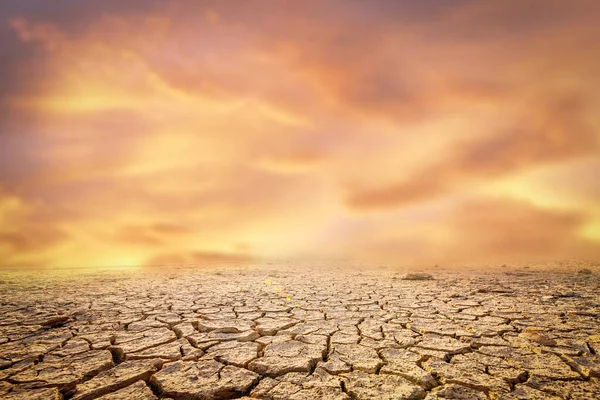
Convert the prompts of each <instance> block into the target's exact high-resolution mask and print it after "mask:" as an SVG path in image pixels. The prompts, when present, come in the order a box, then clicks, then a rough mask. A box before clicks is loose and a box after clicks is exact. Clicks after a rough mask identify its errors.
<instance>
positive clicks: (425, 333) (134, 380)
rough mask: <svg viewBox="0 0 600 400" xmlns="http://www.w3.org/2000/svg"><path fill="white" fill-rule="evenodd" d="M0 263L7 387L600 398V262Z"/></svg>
mask: <svg viewBox="0 0 600 400" xmlns="http://www.w3.org/2000/svg"><path fill="white" fill-rule="evenodd" d="M577 270H578V268H577V267H575V266H570V267H569V268H563V269H562V270H561V269H554V270H552V271H545V270H543V269H536V268H528V269H525V268H522V267H519V266H515V267H511V266H509V267H506V268H495V269H489V270H488V271H482V270H479V271H477V270H472V271H468V272H466V271H462V272H460V271H451V270H441V269H435V270H431V271H427V272H429V273H431V274H432V275H434V277H435V279H434V280H405V279H402V277H403V275H402V271H396V270H393V269H389V268H388V269H385V268H379V269H364V270H357V269H344V268H297V269H295V268H291V267H289V266H288V267H285V268H284V267H282V268H277V267H276V266H275V265H270V266H264V267H260V268H258V267H257V268H223V269H216V270H215V269H211V270H209V271H207V270H199V269H192V268H187V269H174V270H166V271H160V270H158V269H153V270H147V269H146V270H144V269H139V270H131V271H111V270H108V271H91V272H90V271H86V272H81V271H79V272H77V271H75V272H71V273H67V272H64V271H63V273H56V272H52V273H50V272H34V271H30V272H16V271H3V272H0V397H1V398H3V399H7V400H8V399H40V400H42V399H44V400H45V399H55V398H56V399H60V398H65V399H74V400H89V399H103V400H113V399H139V400H142V399H143V400H150V399H157V398H159V399H229V398H256V399H340V400H341V399H422V398H425V399H430V400H432V399H487V398H491V399H498V398H500V399H538V398H539V399H542V398H543V399H546V398H549V399H551V398H562V399H598V398H600V355H599V354H598V353H599V352H600V275H599V274H598V270H597V269H594V268H592V270H591V271H586V272H591V273H578V272H577Z"/></svg>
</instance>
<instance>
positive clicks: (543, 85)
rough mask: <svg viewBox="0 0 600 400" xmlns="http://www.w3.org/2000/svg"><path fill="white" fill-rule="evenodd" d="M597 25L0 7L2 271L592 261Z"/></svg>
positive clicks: (155, 5)
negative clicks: (313, 262)
mask: <svg viewBox="0 0 600 400" xmlns="http://www.w3.org/2000/svg"><path fill="white" fill-rule="evenodd" d="M50 3H51V4H50ZM598 15H600V3H599V2H597V1H595V0H590V1H587V0H578V1H577V2H567V1H552V0H540V1H537V0H536V1H495V2H482V1H472V0H462V1H454V2H446V1H434V0H424V1H419V2H417V1H414V2H413V1H387V0H382V1H375V0H373V1H358V0H346V1H341V0H340V1H335V0H331V1H316V0H315V1H306V2H277V1H248V2H238V1H198V2H186V1H177V0H175V1H169V2H162V1H154V0H152V1H150V0H148V1H141V0H130V1H121V2H118V1H115V0H106V1H85V2H82V1H77V0H57V1H55V2H45V1H43V0H21V1H14V2H2V4H1V5H0V17H1V20H0V25H1V26H0V48H1V49H2V52H3V54H2V60H3V65H2V66H1V67H0V78H1V81H2V90H0V101H1V102H2V107H1V110H0V265H4V266H27V265H40V266H93V265H145V264H165V263H200V262H203V261H206V260H233V261H239V262H246V260H249V259H272V258H285V259H340V258H343V259H351V260H361V261H370V262H384V263H390V264H402V263H412V262H437V263H440V264H442V263H444V262H445V261H448V262H450V261H491V260H515V259H519V260H521V259H522V260H525V259H556V258H563V257H584V258H595V257H598V256H599V255H600V250H599V249H600V201H599V199H600V179H598V176H600V172H599V171H600V147H599V146H600V133H599V132H600V119H599V117H598V116H599V115H600V112H599V111H600V74H599V73H598V71H600V47H599V46H598V43H599V42H600V31H599V30H598V28H597V26H598V24H599V23H600V21H599V18H598Z"/></svg>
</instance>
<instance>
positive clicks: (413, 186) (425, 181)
mask: <svg viewBox="0 0 600 400" xmlns="http://www.w3.org/2000/svg"><path fill="white" fill-rule="evenodd" d="M540 103H541V104H539V105H538V106H537V107H538V110H537V112H536V110H535V109H534V110H528V112H527V114H525V115H522V116H520V117H518V118H517V119H516V120H515V121H514V122H512V121H511V124H512V126H508V127H507V128H503V129H501V130H499V132H496V133H494V134H493V135H492V136H488V135H486V136H484V137H483V138H475V139H470V140H464V141H462V142H459V143H457V144H456V145H455V146H453V147H452V148H448V149H447V150H446V153H447V154H440V161H437V162H432V163H431V164H430V166H429V167H428V168H427V169H425V170H424V171H417V172H416V173H414V174H412V175H410V177H409V178H408V179H407V180H405V181H403V182H399V183H394V184H392V185H388V186H384V187H381V188H374V189H366V190H360V191H356V192H355V193H352V194H350V196H349V197H348V199H347V204H348V206H349V207H350V208H352V209H356V210H369V209H379V208H389V207H392V208H393V207H401V206H404V205H407V204H410V203H414V202H419V201H425V200H430V199H432V198H435V197H438V196H443V195H445V194H447V193H448V192H452V191H453V190H460V189H458V188H457V187H460V186H461V185H462V186H473V185H479V184H485V183H486V182H488V181H489V180H490V179H495V178H498V177H502V176H507V175H510V174H513V173H516V172H519V171H521V170H527V169H528V168H539V167H540V166H543V165H546V164H552V163H560V162H565V161H568V160H570V159H573V158H576V157H585V156H590V155H594V154H597V153H598V150H599V143H600V142H599V138H598V136H597V134H596V133H595V131H594V129H593V127H592V126H590V125H588V123H587V122H586V119H585V118H586V116H587V115H588V114H587V110H586V108H587V107H586V104H585V101H584V100H583V99H581V98H577V97H573V96H566V97H564V96H563V98H561V99H557V100H555V101H550V102H546V103H547V104H543V101H540Z"/></svg>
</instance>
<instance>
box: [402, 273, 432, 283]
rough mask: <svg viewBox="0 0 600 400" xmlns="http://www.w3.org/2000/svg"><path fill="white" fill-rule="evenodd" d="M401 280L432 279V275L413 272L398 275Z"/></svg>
mask: <svg viewBox="0 0 600 400" xmlns="http://www.w3.org/2000/svg"><path fill="white" fill-rule="evenodd" d="M400 279H402V280H403V281H430V280H433V279H434V278H433V276H432V275H430V274H426V273H425V272H414V273H409V274H404V275H402V276H401V277H400Z"/></svg>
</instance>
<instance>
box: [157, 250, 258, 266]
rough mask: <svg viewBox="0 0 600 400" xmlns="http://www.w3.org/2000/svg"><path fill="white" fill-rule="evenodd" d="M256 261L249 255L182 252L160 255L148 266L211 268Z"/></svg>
mask: <svg viewBox="0 0 600 400" xmlns="http://www.w3.org/2000/svg"><path fill="white" fill-rule="evenodd" d="M252 261H254V258H253V257H252V256H250V255H247V254H236V253H219V252H202V251H194V252H189V253H185V252H181V253H177V254H159V255H157V256H154V257H152V258H150V259H149V260H148V261H147V262H146V265H147V266H177V265H194V266H199V267H202V266H211V265H215V264H216V265H223V264H237V265H239V264H240V263H249V262H252Z"/></svg>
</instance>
